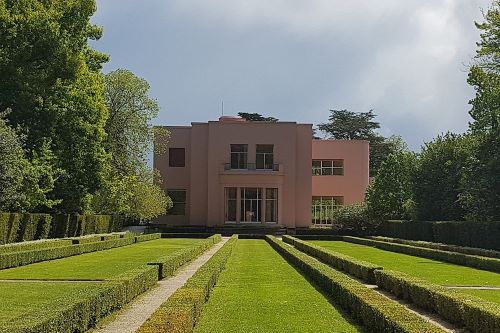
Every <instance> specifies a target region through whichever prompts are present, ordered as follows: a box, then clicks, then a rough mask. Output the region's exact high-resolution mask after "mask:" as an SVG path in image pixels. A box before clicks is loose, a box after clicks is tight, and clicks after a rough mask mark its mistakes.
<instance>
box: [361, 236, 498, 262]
mask: <svg viewBox="0 0 500 333" xmlns="http://www.w3.org/2000/svg"><path fill="white" fill-rule="evenodd" d="M370 239H374V240H377V241H381V242H389V243H398V244H405V245H411V246H416V247H425V248H428V249H435V250H442V251H450V252H458V253H464V254H470V255H474V256H482V257H490V258H497V259H500V252H499V251H494V250H486V249H479V248H475V247H464V246H458V245H448V244H443V243H431V242H426V241H413V240H407V239H400V238H390V237H380V236H372V237H370Z"/></svg>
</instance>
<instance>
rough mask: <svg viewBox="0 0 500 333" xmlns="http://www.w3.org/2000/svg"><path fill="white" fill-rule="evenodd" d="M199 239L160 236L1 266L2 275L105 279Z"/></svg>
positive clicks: (0, 274)
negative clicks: (85, 251)
mask: <svg viewBox="0 0 500 333" xmlns="http://www.w3.org/2000/svg"><path fill="white" fill-rule="evenodd" d="M202 241H203V240H202V239H187V238H163V239H157V240H152V241H147V242H141V243H137V244H132V245H128V246H124V247H119V248H114V249H110V250H104V251H98V252H92V253H87V254H82V255H78V256H74V257H68V258H63V259H57V260H51V261H44V262H40V263H36V264H31V265H27V266H21V267H16V268H11V269H5V270H0V280H2V279H21V280H22V279H27V280H30V279H37V280H104V279H109V278H112V277H114V276H117V275H119V274H121V273H125V272H126V271H128V270H130V269H133V268H136V267H140V266H143V265H145V264H147V263H148V262H149V261H151V260H155V259H157V258H160V257H163V256H168V255H172V254H174V253H175V252H176V251H178V250H181V249H184V248H187V247H190V246H194V245H196V244H198V243H200V242H202Z"/></svg>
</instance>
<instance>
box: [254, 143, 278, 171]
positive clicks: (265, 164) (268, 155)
mask: <svg viewBox="0 0 500 333" xmlns="http://www.w3.org/2000/svg"><path fill="white" fill-rule="evenodd" d="M265 147H271V152H262V151H261V152H259V148H261V149H262V148H265ZM259 157H261V158H262V161H259ZM269 160H270V161H269ZM259 162H262V165H261V166H262V167H259V164H260V163H259ZM255 169H256V170H273V169H274V145H273V144H258V145H256V146H255Z"/></svg>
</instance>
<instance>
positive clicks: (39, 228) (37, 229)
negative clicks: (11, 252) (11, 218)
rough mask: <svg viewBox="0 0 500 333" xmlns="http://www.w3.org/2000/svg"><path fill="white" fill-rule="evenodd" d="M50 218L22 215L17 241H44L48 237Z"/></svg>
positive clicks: (40, 215)
mask: <svg viewBox="0 0 500 333" xmlns="http://www.w3.org/2000/svg"><path fill="white" fill-rule="evenodd" d="M51 225H52V216H50V215H48V214H22V215H21V223H20V225H19V231H18V233H17V241H18V242H24V241H31V240H37V239H44V238H47V237H48V236H49V232H50V228H51Z"/></svg>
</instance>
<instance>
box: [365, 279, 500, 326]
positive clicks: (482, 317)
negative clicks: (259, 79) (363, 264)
mask: <svg viewBox="0 0 500 333" xmlns="http://www.w3.org/2000/svg"><path fill="white" fill-rule="evenodd" d="M375 276H376V279H377V285H378V286H379V287H380V288H382V289H384V290H387V291H389V292H391V293H392V294H394V295H395V296H397V297H399V298H402V299H405V300H407V301H410V302H412V303H414V304H416V305H417V306H419V307H421V308H424V309H427V310H430V311H433V312H436V313H438V314H439V315H440V316H441V317H443V318H444V319H446V320H447V321H449V322H452V323H455V324H457V325H460V326H464V327H466V328H467V329H468V330H469V331H471V332H477V333H497V332H500V307H499V306H498V304H496V303H493V302H488V301H485V300H482V299H480V298H478V297H475V296H471V295H466V294H463V293H460V292H457V291H455V290H450V289H447V288H445V287H442V286H439V285H435V284H432V283H429V282H427V281H423V280H420V279H418V278H414V277H412V276H409V275H406V274H404V273H400V272H394V271H376V272H375Z"/></svg>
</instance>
